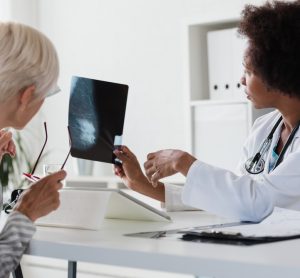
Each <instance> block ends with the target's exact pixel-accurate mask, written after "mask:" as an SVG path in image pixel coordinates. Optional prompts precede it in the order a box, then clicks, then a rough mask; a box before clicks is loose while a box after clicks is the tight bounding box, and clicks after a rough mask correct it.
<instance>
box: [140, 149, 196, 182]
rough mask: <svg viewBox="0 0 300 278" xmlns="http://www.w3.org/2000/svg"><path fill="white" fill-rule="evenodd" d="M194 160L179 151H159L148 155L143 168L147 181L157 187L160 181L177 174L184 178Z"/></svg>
mask: <svg viewBox="0 0 300 278" xmlns="http://www.w3.org/2000/svg"><path fill="white" fill-rule="evenodd" d="M195 160H196V158H194V157H193V156H191V155H190V154H188V153H186V152H183V151H180V150H161V151H158V152H155V153H149V154H148V156H147V161H146V162H145V163H144V167H145V171H146V175H147V177H148V180H149V181H150V182H151V183H152V185H153V186H157V184H158V181H159V180H160V179H162V178H165V177H168V176H171V175H174V174H176V173H178V172H180V173H182V174H183V175H185V176H186V175H187V172H188V170H189V168H190V167H191V165H192V164H193V162H194V161H195Z"/></svg>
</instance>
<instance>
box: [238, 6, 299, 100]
mask: <svg viewBox="0 0 300 278" xmlns="http://www.w3.org/2000/svg"><path fill="white" fill-rule="evenodd" d="M239 34H241V35H242V36H244V37H246V38H248V42H249V47H248V50H247V54H246V55H247V56H248V58H249V60H250V62H251V66H252V67H253V70H254V73H255V74H256V75H258V76H259V77H260V78H261V79H262V80H263V81H264V82H265V84H266V85H267V86H268V87H269V88H270V89H273V90H277V91H279V92H280V93H282V94H285V95H289V96H291V97H296V98H300V76H299V71H300V0H297V1H293V2H291V1H290V2H283V1H269V2H266V3H265V4H264V5H262V6H253V5H246V6H245V8H244V10H243V11H242V19H241V22H240V24H239Z"/></svg>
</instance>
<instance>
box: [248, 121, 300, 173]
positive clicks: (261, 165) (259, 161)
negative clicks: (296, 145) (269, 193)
mask: <svg viewBox="0 0 300 278" xmlns="http://www.w3.org/2000/svg"><path fill="white" fill-rule="evenodd" d="M281 121H282V117H280V118H279V119H278V121H277V122H276V124H275V125H274V127H273V128H272V130H271V132H270V133H269V135H268V137H267V138H266V139H265V140H264V141H263V143H262V144H261V146H260V148H259V150H258V152H257V153H256V154H255V155H254V156H253V157H251V158H249V159H248V160H247V161H246V163H245V169H246V170H247V172H248V173H249V174H254V175H256V174H260V173H261V172H262V171H263V170H264V169H265V160H264V159H263V156H264V154H265V153H266V152H267V151H268V150H269V148H270V146H271V143H272V139H273V135H274V132H275V130H276V129H277V127H278V126H279V124H280V123H281ZM299 125H300V122H299V123H298V125H297V126H296V127H295V128H294V129H293V131H292V132H291V134H290V136H289V138H288V140H287V141H286V143H285V145H284V147H283V149H282V151H281V152H280V154H279V157H278V159H277V161H276V163H275V165H274V167H273V169H272V170H274V169H275V168H276V167H277V166H278V165H279V164H280V163H281V162H282V160H283V157H284V154H285V152H286V150H287V148H288V147H289V145H290V144H291V142H292V140H293V138H294V136H295V134H296V132H297V130H298V128H299Z"/></svg>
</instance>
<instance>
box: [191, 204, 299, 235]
mask: <svg viewBox="0 0 300 278" xmlns="http://www.w3.org/2000/svg"><path fill="white" fill-rule="evenodd" d="M192 231H194V232H197V229H193V230H192ZM213 231H214V232H222V233H223V234H227V233H228V234H237V233H240V234H241V236H243V237H290V236H297V235H300V211H296V210H289V209H283V208H277V207H276V208H275V209H274V211H273V212H272V214H271V215H270V216H268V217H267V218H266V219H264V220H263V221H262V222H260V223H257V224H256V223H254V224H244V225H241V226H234V227H226V228H216V229H213ZM199 232H203V229H201V231H200V229H199Z"/></svg>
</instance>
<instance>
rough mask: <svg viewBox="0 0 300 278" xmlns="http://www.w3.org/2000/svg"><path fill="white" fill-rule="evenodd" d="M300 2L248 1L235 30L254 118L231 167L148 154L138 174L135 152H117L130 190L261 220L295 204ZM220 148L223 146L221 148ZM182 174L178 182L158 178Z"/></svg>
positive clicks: (298, 199)
mask: <svg viewBox="0 0 300 278" xmlns="http://www.w3.org/2000/svg"><path fill="white" fill-rule="evenodd" d="M299 16H300V2H299V1H295V2H270V3H266V4H264V5H263V6H259V7H258V6H252V5H247V6H246V7H245V9H244V10H243V12H242V19H241V22H240V25H239V33H240V34H241V35H243V36H246V37H247V38H248V48H247V50H246V53H245V58H244V67H245V72H244V75H243V77H242V79H241V83H242V84H243V85H244V86H245V93H246V95H247V98H248V99H249V100H250V101H251V102H252V104H253V105H254V107H256V108H274V112H271V113H269V114H267V115H265V116H263V117H261V118H259V119H258V120H257V121H256V122H255V123H254V126H253V128H252V131H251V134H250V136H249V138H248V139H247V141H246V142H245V145H244V149H243V153H242V155H241V160H240V163H239V165H238V169H237V171H236V173H233V172H231V171H228V170H225V169H221V168H218V167H215V166H212V165H209V164H207V163H204V162H202V161H201V157H200V158H199V160H198V159H196V158H195V157H193V156H192V155H190V154H189V153H186V152H184V151H181V150H170V149H169V150H161V151H157V152H153V153H150V154H148V156H147V161H146V162H145V163H144V167H145V173H146V175H144V174H143V172H142V170H141V168H140V166H139V163H138V161H137V159H136V157H135V155H134V154H133V153H132V152H131V151H130V150H129V149H128V148H127V147H125V146H124V147H122V148H121V149H120V150H116V151H115V154H116V156H117V157H118V158H119V159H120V160H122V161H123V165H122V167H118V166H115V174H116V175H118V176H120V177H121V178H122V179H123V181H124V183H125V184H126V185H127V186H128V187H129V188H131V189H133V190H135V191H137V192H140V193H142V194H145V195H147V196H150V197H152V198H155V199H157V200H160V201H162V202H164V203H165V206H166V208H167V209H169V210H183V209H186V208H187V206H190V207H194V208H199V209H203V210H206V211H209V212H212V213H215V214H218V215H221V216H225V217H233V218H237V219H240V220H244V221H260V220H262V219H263V218H265V217H266V216H268V215H269V214H270V213H271V212H272V210H273V208H274V207H275V206H278V207H283V208H290V209H296V210H300V139H299V137H300V129H299V124H300V78H299V68H300V55H299V49H300V31H299V30H300V21H299ZM224 147H226V146H224ZM178 172H179V173H181V174H183V175H184V176H186V182H185V185H184V187H179V186H175V185H168V184H163V183H161V182H160V181H159V180H160V179H162V178H164V177H167V176H170V175H173V174H175V173H178Z"/></svg>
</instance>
